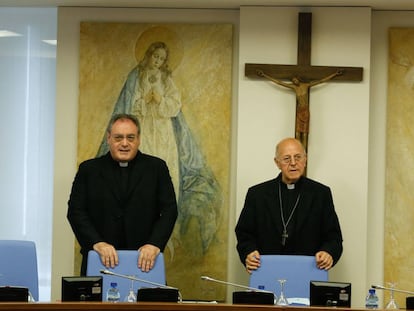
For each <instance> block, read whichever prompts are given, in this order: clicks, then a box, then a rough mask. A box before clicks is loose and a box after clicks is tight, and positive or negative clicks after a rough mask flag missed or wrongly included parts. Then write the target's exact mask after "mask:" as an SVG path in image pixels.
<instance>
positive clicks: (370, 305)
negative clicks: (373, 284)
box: [365, 288, 378, 309]
mask: <svg viewBox="0 0 414 311" xmlns="http://www.w3.org/2000/svg"><path fill="white" fill-rule="evenodd" d="M365 307H366V308H367V309H378V296H377V294H376V293H375V289H374V288H370V289H369V291H368V295H367V298H366V299H365Z"/></svg>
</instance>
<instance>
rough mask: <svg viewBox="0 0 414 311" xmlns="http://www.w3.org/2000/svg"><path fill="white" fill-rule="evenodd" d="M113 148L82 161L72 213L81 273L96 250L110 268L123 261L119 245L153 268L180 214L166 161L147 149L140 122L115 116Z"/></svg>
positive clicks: (111, 131)
mask: <svg viewBox="0 0 414 311" xmlns="http://www.w3.org/2000/svg"><path fill="white" fill-rule="evenodd" d="M107 142H108V145H109V152H108V153H107V154H105V155H104V156H101V157H99V158H95V159H90V160H87V161H85V162H83V163H81V164H80V166H79V170H78V172H77V174H76V176H75V179H74V181H73V185H72V192H71V194H70V198H69V203H68V205H69V208H68V213H67V218H68V220H69V222H70V225H71V226H72V229H73V232H74V234H75V236H76V238H77V240H78V242H79V244H80V246H81V253H82V256H83V259H82V267H81V275H85V274H86V267H87V255H88V251H89V250H91V249H94V250H95V251H97V252H98V253H99V255H100V258H101V261H102V263H103V265H104V266H106V267H108V268H109V267H114V266H115V265H117V264H118V255H117V250H120V249H129V250H131V249H132V250H133V249H135V250H138V249H139V251H140V255H139V258H138V262H137V265H138V267H139V268H140V269H141V270H143V271H149V270H150V269H152V267H153V266H154V263H155V259H156V257H157V255H158V254H159V253H160V252H161V251H163V249H164V247H165V246H166V244H167V242H168V239H169V237H170V235H171V233H172V230H173V228H174V224H175V221H176V218H177V201H176V197H175V193H174V187H173V184H172V181H171V177H170V174H169V170H168V168H167V165H166V163H165V162H164V161H163V160H161V159H159V158H156V157H153V156H150V155H147V154H143V153H141V152H140V151H139V150H138V148H139V145H140V125H139V121H138V120H137V119H136V118H135V117H134V116H131V115H127V114H120V115H115V116H114V117H113V118H112V119H111V121H110V123H109V126H108V130H107Z"/></svg>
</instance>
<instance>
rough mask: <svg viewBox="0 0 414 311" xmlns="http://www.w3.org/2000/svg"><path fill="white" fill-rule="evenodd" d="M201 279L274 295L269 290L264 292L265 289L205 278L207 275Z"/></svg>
mask: <svg viewBox="0 0 414 311" xmlns="http://www.w3.org/2000/svg"><path fill="white" fill-rule="evenodd" d="M201 279H202V280H204V281H211V282H216V283H221V284H224V285H231V286H234V287H239V288H244V289H248V290H251V291H253V292H262V293H272V294H274V293H273V292H271V291H268V290H263V289H258V288H254V287H249V286H244V285H240V284H235V283H231V282H227V281H221V280H217V279H213V278H211V277H209V276H205V275H202V276H201Z"/></svg>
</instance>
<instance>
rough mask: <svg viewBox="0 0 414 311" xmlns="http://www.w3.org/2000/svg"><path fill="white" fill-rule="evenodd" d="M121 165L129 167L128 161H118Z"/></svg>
mask: <svg viewBox="0 0 414 311" xmlns="http://www.w3.org/2000/svg"><path fill="white" fill-rule="evenodd" d="M118 163H119V166H120V167H128V162H118Z"/></svg>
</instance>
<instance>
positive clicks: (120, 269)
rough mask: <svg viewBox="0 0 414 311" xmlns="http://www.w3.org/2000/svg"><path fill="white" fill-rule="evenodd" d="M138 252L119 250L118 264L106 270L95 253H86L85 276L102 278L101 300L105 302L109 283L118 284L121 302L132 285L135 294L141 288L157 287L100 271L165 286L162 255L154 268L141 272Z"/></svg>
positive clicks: (160, 254)
mask: <svg viewBox="0 0 414 311" xmlns="http://www.w3.org/2000/svg"><path fill="white" fill-rule="evenodd" d="M138 254H139V252H138V251H135V250H119V251H118V257H119V264H118V266H116V267H115V268H113V269H111V268H109V269H107V268H105V266H104V265H102V262H101V259H100V257H99V255H98V253H97V252H95V251H89V253H88V265H87V268H86V275H87V276H98V275H101V276H103V286H102V300H103V301H105V300H106V293H107V291H108V289H109V287H110V286H111V282H116V283H117V284H118V289H119V291H120V293H121V301H124V299H125V297H126V296H127V295H128V293H129V290H130V289H131V285H133V288H134V293H135V294H136V293H137V291H138V289H139V288H141V287H157V286H156V285H152V284H149V283H145V282H139V281H131V280H129V279H126V278H122V277H119V276H114V275H108V274H102V273H100V271H101V270H109V271H111V272H113V273H117V274H122V275H127V276H133V277H135V278H137V279H141V280H144V281H149V282H153V283H156V284H161V285H166V281H165V265H164V255H163V254H162V253H159V254H158V256H157V259H156V261H155V265H154V267H153V268H152V269H151V270H150V271H149V272H142V271H141V270H140V269H138V266H137V264H138Z"/></svg>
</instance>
